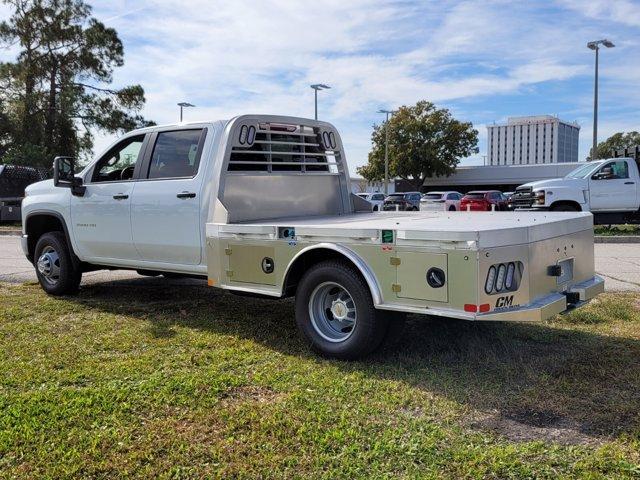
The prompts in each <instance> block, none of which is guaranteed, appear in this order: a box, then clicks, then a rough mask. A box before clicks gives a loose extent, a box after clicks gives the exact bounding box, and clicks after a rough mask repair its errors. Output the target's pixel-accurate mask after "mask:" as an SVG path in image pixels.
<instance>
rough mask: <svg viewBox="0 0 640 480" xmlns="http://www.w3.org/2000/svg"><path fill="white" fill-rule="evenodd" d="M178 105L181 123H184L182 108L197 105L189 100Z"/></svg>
mask: <svg viewBox="0 0 640 480" xmlns="http://www.w3.org/2000/svg"><path fill="white" fill-rule="evenodd" d="M178 106H179V107H180V123H182V109H183V108H189V107H195V105H193V104H191V103H189V102H180V103H179V104H178Z"/></svg>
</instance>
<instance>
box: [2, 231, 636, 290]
mask: <svg viewBox="0 0 640 480" xmlns="http://www.w3.org/2000/svg"><path fill="white" fill-rule="evenodd" d="M595 252H596V271H597V272H598V274H600V275H601V276H603V277H604V279H605V281H606V289H607V290H608V291H640V244H634V243H627V244H615V243H599V244H596V245H595ZM141 278H142V277H140V276H139V275H138V274H136V273H135V272H130V271H126V270H116V271H108V270H101V271H97V272H89V273H86V274H84V276H83V283H84V284H88V283H89V284H90V283H100V282H109V281H115V280H127V279H130V280H132V281H134V280H140V279H141ZM34 281H36V276H35V274H34V271H33V267H32V266H31V264H30V263H29V262H28V261H27V259H26V258H25V257H24V255H23V254H22V250H21V249H20V239H19V238H18V237H14V236H2V237H0V282H11V283H23V282H34ZM147 281H149V282H153V281H154V280H153V279H147ZM160 281H163V282H164V281H165V280H164V279H160ZM181 282H182V281H181ZM184 282H187V283H193V282H194V280H184Z"/></svg>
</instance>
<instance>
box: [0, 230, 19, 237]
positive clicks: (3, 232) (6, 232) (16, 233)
mask: <svg viewBox="0 0 640 480" xmlns="http://www.w3.org/2000/svg"><path fill="white" fill-rule="evenodd" d="M2 235H4V236H8V237H21V236H22V230H0V236H2Z"/></svg>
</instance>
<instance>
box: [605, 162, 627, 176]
mask: <svg viewBox="0 0 640 480" xmlns="http://www.w3.org/2000/svg"><path fill="white" fill-rule="evenodd" d="M609 169H610V170H609ZM600 171H601V172H607V173H609V175H608V176H607V177H606V178H611V179H616V178H629V166H628V165H627V162H625V161H618V162H611V163H607V164H606V165H605V166H603V167H602V168H601V169H600Z"/></svg>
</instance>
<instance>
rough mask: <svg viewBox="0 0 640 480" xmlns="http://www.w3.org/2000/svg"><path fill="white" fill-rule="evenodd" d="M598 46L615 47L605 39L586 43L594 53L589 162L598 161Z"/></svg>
mask: <svg viewBox="0 0 640 480" xmlns="http://www.w3.org/2000/svg"><path fill="white" fill-rule="evenodd" d="M600 45H604V46H605V47H607V48H613V47H615V45H614V44H613V42H612V41H611V40H607V39H606V38H604V39H602V40H595V41H593V42H589V43H587V47H589V48H590V49H591V50H594V51H595V52H596V75H595V82H594V88H593V146H592V147H591V160H597V159H598V151H597V149H598V59H599V58H598V57H599V53H600Z"/></svg>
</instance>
